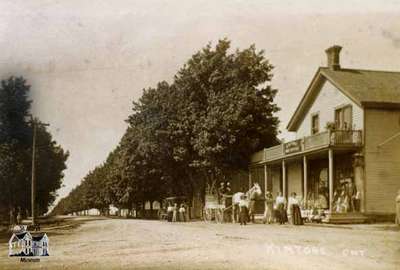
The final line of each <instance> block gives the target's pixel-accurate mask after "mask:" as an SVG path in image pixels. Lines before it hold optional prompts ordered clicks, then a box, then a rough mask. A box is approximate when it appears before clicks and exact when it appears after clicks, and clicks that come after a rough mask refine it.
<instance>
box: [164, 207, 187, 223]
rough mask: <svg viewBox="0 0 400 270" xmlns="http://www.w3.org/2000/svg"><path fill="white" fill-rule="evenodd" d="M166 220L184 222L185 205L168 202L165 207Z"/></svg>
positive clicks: (185, 219)
mask: <svg viewBox="0 0 400 270" xmlns="http://www.w3.org/2000/svg"><path fill="white" fill-rule="evenodd" d="M167 220H168V221H169V222H178V221H180V222H186V221H187V217H186V205H185V204H184V203H181V205H180V206H178V204H177V203H174V204H172V203H170V204H169V205H168V207H167Z"/></svg>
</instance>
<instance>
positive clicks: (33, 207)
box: [31, 115, 49, 227]
mask: <svg viewBox="0 0 400 270" xmlns="http://www.w3.org/2000/svg"><path fill="white" fill-rule="evenodd" d="M31 122H32V129H33V138H32V181H31V211H32V226H33V227H36V137H37V125H38V124H40V125H42V126H49V124H44V123H38V121H37V119H34V118H33V116H32V115H31Z"/></svg>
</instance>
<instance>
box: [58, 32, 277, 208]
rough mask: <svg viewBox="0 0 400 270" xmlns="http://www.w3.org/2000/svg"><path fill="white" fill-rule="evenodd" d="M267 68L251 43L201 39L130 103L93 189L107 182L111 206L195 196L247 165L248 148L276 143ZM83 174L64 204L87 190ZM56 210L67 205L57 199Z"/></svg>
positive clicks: (269, 67)
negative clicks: (169, 75) (173, 70)
mask: <svg viewBox="0 0 400 270" xmlns="http://www.w3.org/2000/svg"><path fill="white" fill-rule="evenodd" d="M272 69H273V66H272V65H271V64H270V63H269V61H268V60H267V59H266V58H265V55H264V51H257V50H256V48H255V46H254V45H252V46H250V47H249V48H247V49H244V50H236V51H232V50H231V48H230V41H228V40H226V39H224V40H220V41H219V42H218V44H217V45H216V46H215V47H212V46H211V44H208V45H207V46H205V47H204V48H203V49H201V50H200V51H198V52H197V53H195V54H194V55H193V56H192V57H191V58H190V59H189V60H188V61H187V62H186V63H185V64H184V65H183V67H182V68H180V69H179V71H178V72H177V74H176V75H175V76H174V79H173V82H172V83H167V82H165V81H163V82H160V83H158V84H157V86H156V87H154V88H147V89H144V90H143V94H142V96H141V97H140V98H139V100H138V101H136V102H133V109H132V114H131V115H130V116H129V117H128V119H127V123H128V128H127V130H126V132H125V134H124V136H123V138H122V139H121V141H120V143H119V145H118V147H117V148H116V150H114V151H113V152H112V154H110V157H109V158H108V159H107V161H106V162H105V163H104V164H103V165H101V168H104V169H105V172H106V173H105V175H103V176H102V177H104V178H100V177H99V178H98V179H97V180H96V181H97V183H98V185H97V186H96V188H97V189H106V190H107V192H105V193H106V194H108V195H107V196H108V198H112V199H111V203H113V204H114V205H125V207H128V208H129V207H131V206H133V205H138V204H143V202H144V201H147V200H149V201H153V200H159V199H161V198H163V197H165V196H169V195H183V194H184V195H192V194H193V193H194V192H195V191H196V190H204V189H205V187H206V186H208V187H211V186H213V185H214V184H215V182H216V181H218V180H221V179H224V177H226V176H227V175H229V173H231V172H232V171H235V170H247V167H248V162H249V157H250V155H251V154H252V153H254V152H255V151H258V150H260V149H262V148H264V147H268V146H271V145H275V144H277V143H278V140H277V138H276V136H277V133H278V124H279V121H278V118H277V117H276V116H275V113H276V112H277V111H278V110H279V108H278V107H277V105H276V104H275V103H274V97H275V95H276V93H277V90H276V89H273V88H272V86H271V85H270V81H271V79H272ZM111 156H112V158H111ZM96 169H97V168H96ZM89 175H91V173H89V174H88V176H89ZM86 181H88V180H87V179H86V178H85V179H84V180H83V182H82V184H81V185H80V186H79V187H77V188H76V189H75V190H74V191H73V192H71V194H70V195H69V196H68V197H67V198H66V199H65V200H64V201H63V205H67V204H69V203H70V202H68V201H70V200H71V199H70V198H72V196H73V195H74V194H76V193H79V194H80V195H79V197H85V196H86V195H85V192H86V191H84V188H83V187H82V186H83V185H85V182H86ZM99 183H104V184H102V185H100V184H99ZM66 202H68V203H66ZM71 203H72V202H71ZM82 210H83V208H82ZM58 211H59V213H61V212H68V211H69V212H70V209H68V207H65V206H60V207H59V210H58Z"/></svg>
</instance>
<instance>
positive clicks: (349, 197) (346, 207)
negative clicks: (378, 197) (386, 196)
mask: <svg viewBox="0 0 400 270" xmlns="http://www.w3.org/2000/svg"><path fill="white" fill-rule="evenodd" d="M333 203H334V205H333V209H334V211H335V212H337V213H347V212H358V211H360V205H361V193H360V192H359V191H357V189H356V187H355V185H354V184H353V182H352V181H351V180H350V181H345V182H343V183H342V185H341V186H339V187H338V188H336V190H335V192H334V193H333Z"/></svg>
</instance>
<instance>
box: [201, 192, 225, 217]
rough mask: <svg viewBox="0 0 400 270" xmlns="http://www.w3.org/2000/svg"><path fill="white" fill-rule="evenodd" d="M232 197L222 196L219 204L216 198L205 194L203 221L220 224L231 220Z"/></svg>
mask: <svg viewBox="0 0 400 270" xmlns="http://www.w3.org/2000/svg"><path fill="white" fill-rule="evenodd" d="M231 211H232V196H231V195H223V196H222V198H221V202H218V197H217V196H216V195H213V194H207V195H206V197H205V205H204V209H203V219H204V221H208V222H209V221H215V222H216V223H222V222H225V221H228V220H230V219H231Z"/></svg>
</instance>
